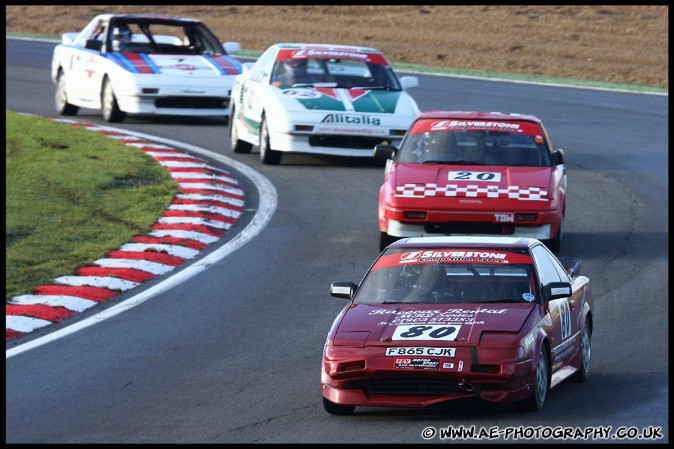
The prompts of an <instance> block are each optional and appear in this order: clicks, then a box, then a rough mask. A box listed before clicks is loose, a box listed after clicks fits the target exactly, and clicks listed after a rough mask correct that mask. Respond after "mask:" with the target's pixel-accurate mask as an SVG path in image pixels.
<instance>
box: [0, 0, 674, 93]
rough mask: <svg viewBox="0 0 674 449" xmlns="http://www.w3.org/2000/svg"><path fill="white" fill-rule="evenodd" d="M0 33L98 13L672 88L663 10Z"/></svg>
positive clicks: (410, 13)
mask: <svg viewBox="0 0 674 449" xmlns="http://www.w3.org/2000/svg"><path fill="white" fill-rule="evenodd" d="M5 12H6V16H5V29H6V31H7V32H21V33H39V34H47V35H52V36H58V35H60V34H61V33H63V32H67V31H79V30H80V29H82V28H83V27H84V26H85V25H86V24H87V23H88V22H89V21H90V20H91V19H92V18H93V17H94V16H95V15H96V14H101V13H106V12H112V13H120V12H127V13H139V12H144V13H152V14H160V15H175V16H182V17H192V18H196V19H201V20H203V21H204V22H206V24H208V25H209V26H210V27H211V28H212V29H213V31H214V32H215V33H216V34H217V35H218V36H219V37H220V39H221V40H223V41H226V40H233V41H239V42H241V45H242V48H243V49H245V50H258V51H262V50H264V49H265V48H266V47H267V46H269V45H270V44H272V43H275V42H323V43H334V44H353V45H364V46H370V47H375V48H377V49H379V50H381V51H383V52H384V54H386V56H387V57H388V58H389V60H391V61H392V62H394V63H395V62H398V63H416V64H428V65H435V66H442V67H448V68H454V69H469V70H481V71H482V70H484V71H493V72H502V73H517V74H524V75H531V76H549V77H564V78H574V79H580V80H592V81H606V82H614V83H630V84H643V85H650V86H658V87H669V40H668V34H669V7H668V6H666V5H644V6H637V5H629V6H612V5H611V6H609V5H582V6H568V5H559V6H536V5H477V6H465V5H462V6H445V5H418V6H412V5H399V6H386V5H365V6H357V5H346V6H341V5H309V6H298V5H281V6H270V5H256V6H242V5H224V6H213V5H202V6H200V5H197V6H159V5H153V6H142V5H135V6H120V5H114V6H108V5H100V6H63V5H26V6H19V5H9V6H6V7H5Z"/></svg>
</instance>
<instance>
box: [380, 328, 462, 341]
mask: <svg viewBox="0 0 674 449" xmlns="http://www.w3.org/2000/svg"><path fill="white" fill-rule="evenodd" d="M459 329H461V326H452V325H442V326H438V325H435V326H430V325H418V326H398V327H396V330H395V332H393V337H392V339H393V340H450V341H451V340H455V339H456V336H457V335H458V334H459Z"/></svg>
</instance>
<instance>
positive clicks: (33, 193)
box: [5, 111, 178, 301]
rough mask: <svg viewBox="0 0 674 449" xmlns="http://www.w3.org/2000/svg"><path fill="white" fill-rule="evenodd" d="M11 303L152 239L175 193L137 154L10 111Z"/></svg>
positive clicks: (95, 135) (80, 130) (8, 210)
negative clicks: (137, 238)
mask: <svg viewBox="0 0 674 449" xmlns="http://www.w3.org/2000/svg"><path fill="white" fill-rule="evenodd" d="M5 128H6V141H5V144H6V147H5V162H6V169H5V183H6V184H5V185H6V189H5V197H6V228H5V246H6V253H7V254H6V265H5V279H6V283H5V284H6V286H5V295H6V301H7V300H9V299H10V298H11V297H13V296H16V295H18V294H23V293H29V292H30V291H31V290H32V289H33V288H35V287H38V286H40V285H44V284H47V283H51V282H52V281H53V279H54V278H56V277H58V276H65V275H69V274H74V273H75V270H76V269H77V268H78V267H80V266H83V265H88V264H91V263H92V262H93V261H94V260H96V259H99V258H102V257H105V255H106V254H107V253H108V252H110V251H112V250H114V249H117V248H119V247H120V246H121V245H123V244H124V243H128V242H131V241H132V239H133V237H134V236H135V235H144V234H147V233H148V232H150V229H151V226H152V225H153V224H154V223H155V222H156V221H157V219H158V218H159V216H161V214H162V212H163V211H165V210H166V208H167V207H168V205H169V204H170V203H171V200H172V199H173V198H174V197H175V195H176V193H177V191H178V187H177V184H176V183H175V182H173V181H172V180H171V177H170V175H169V173H168V171H166V170H165V169H164V168H163V167H161V166H160V165H159V164H158V163H157V162H156V161H155V160H154V159H152V158H151V157H150V156H148V155H146V154H144V153H143V152H142V151H140V150H138V149H137V148H134V147H131V146H128V145H125V144H123V143H121V142H118V141H116V140H115V139H112V138H110V137H106V136H103V135H101V134H98V133H96V132H94V131H90V130H87V129H85V128H82V127H76V126H73V125H70V124H64V123H58V122H55V121H53V120H51V119H47V118H41V117H33V116H26V115H20V114H16V113H13V112H11V111H6V115H5Z"/></svg>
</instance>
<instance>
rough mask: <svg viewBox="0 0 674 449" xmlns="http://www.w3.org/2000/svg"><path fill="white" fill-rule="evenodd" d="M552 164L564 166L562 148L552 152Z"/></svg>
mask: <svg viewBox="0 0 674 449" xmlns="http://www.w3.org/2000/svg"><path fill="white" fill-rule="evenodd" d="M552 162H553V163H554V164H555V165H562V164H564V150H562V149H561V148H558V149H556V150H555V151H553V152H552Z"/></svg>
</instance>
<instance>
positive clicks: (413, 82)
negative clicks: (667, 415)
mask: <svg viewBox="0 0 674 449" xmlns="http://www.w3.org/2000/svg"><path fill="white" fill-rule="evenodd" d="M400 85H401V86H402V88H403V90H407V89H411V88H413V87H417V86H418V85H419V78H417V77H416V76H401V77H400Z"/></svg>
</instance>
